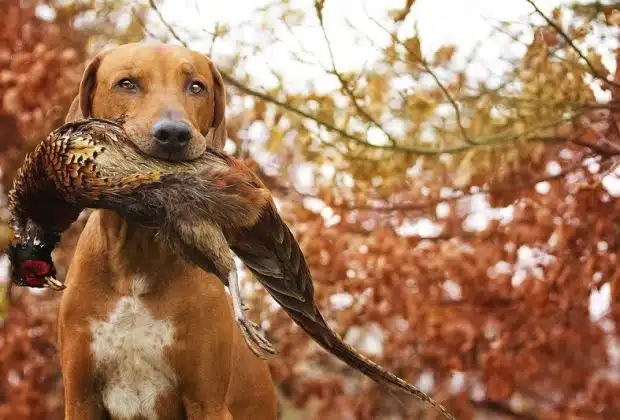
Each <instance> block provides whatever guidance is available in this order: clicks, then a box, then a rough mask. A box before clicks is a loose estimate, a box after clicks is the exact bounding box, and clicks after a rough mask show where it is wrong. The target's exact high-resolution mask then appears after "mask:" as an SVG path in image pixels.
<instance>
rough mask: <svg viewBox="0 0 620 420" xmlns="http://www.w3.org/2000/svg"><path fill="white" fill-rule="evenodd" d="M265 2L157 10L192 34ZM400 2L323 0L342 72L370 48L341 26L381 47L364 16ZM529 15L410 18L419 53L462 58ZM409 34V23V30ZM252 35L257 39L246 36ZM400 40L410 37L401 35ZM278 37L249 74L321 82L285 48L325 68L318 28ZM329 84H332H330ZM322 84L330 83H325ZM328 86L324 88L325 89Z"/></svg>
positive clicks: (500, 0)
mask: <svg viewBox="0 0 620 420" xmlns="http://www.w3.org/2000/svg"><path fill="white" fill-rule="evenodd" d="M268 2H269V1H268V0H253V1H248V0H226V1H202V2H200V1H197V0H164V1H163V3H162V6H161V11H162V14H163V16H164V17H165V18H166V19H167V20H169V21H170V22H172V23H174V24H175V25H174V26H175V27H181V28H184V30H186V31H188V32H193V33H200V31H201V30H203V29H207V30H210V29H212V28H213V27H214V25H215V24H216V23H220V24H230V25H235V24H238V23H240V22H243V21H248V20H252V19H253V17H254V16H255V15H254V10H255V8H258V7H260V6H262V5H264V4H267V3H268ZM565 2H566V1H563V0H537V5H538V7H539V8H541V10H542V11H543V12H545V13H549V12H550V11H551V9H552V8H553V7H554V6H557V5H558V4H562V3H565ZM404 3H405V1H404V0H381V1H379V0H327V1H325V8H324V15H325V23H326V28H327V32H328V36H329V37H330V42H331V44H332V47H333V50H334V55H335V58H336V64H337V67H338V68H339V70H340V71H346V70H347V69H360V68H362V66H363V65H364V63H365V62H366V61H368V60H369V59H370V58H371V57H369V51H370V50H369V48H368V45H367V44H365V43H356V42H355V37H356V35H355V33H354V31H351V30H350V29H349V28H348V27H347V26H346V25H345V24H344V23H343V22H345V21H346V20H349V21H350V22H351V23H352V24H353V25H354V26H355V27H356V28H358V30H360V31H361V32H363V33H364V34H365V35H367V36H368V37H370V38H371V39H373V40H375V41H376V42H379V43H381V42H382V40H383V42H385V41H387V38H386V37H387V35H386V34H385V32H384V31H383V30H382V29H381V28H379V27H378V26H377V25H376V24H375V23H374V22H372V20H370V19H369V18H368V16H372V17H375V18H380V17H382V16H385V15H386V11H387V10H390V9H398V8H401V7H402V6H403V5H404ZM291 4H293V5H298V6H299V7H301V8H303V9H306V10H308V11H309V12H310V14H312V13H313V7H314V6H313V5H314V1H313V0H291ZM531 11H532V7H531V6H530V5H529V4H528V3H527V2H526V1H525V0H417V1H416V2H415V4H414V6H413V10H412V17H413V21H415V24H416V25H417V27H418V30H419V33H420V37H421V39H422V40H423V43H422V51H423V53H424V54H425V55H426V54H432V52H433V51H435V50H436V49H437V48H438V47H439V46H441V45H444V44H447V43H453V44H456V45H457V46H458V48H459V50H460V51H461V52H462V53H463V54H466V53H467V52H468V51H469V50H471V48H472V47H473V46H474V45H475V44H476V43H478V42H479V41H481V40H484V39H485V37H487V36H488V33H489V31H490V29H491V23H497V21H499V20H505V21H516V22H518V21H520V20H521V18H522V17H523V16H525V15H527V14H528V13H530V12H531ZM411 30H412V31H411V32H413V24H412V25H411ZM247 35H249V36H254V35H255V34H247ZM401 35H402V36H407V35H411V33H410V34H405V33H403V34H401ZM279 37H280V38H282V40H283V42H281V43H278V44H275V45H273V46H271V48H269V51H268V53H267V56H261V57H257V58H256V62H255V64H256V65H255V66H253V73H254V74H253V75H254V76H255V77H256V80H257V81H258V82H260V83H265V84H267V85H268V83H269V78H270V77H269V74H268V70H267V69H266V68H265V66H264V63H265V61H266V59H267V60H268V62H269V65H270V66H272V67H274V68H287V69H288V70H289V71H287V75H288V77H289V80H287V81H288V82H289V83H292V84H293V85H297V84H299V85H303V84H304V83H305V81H307V80H308V79H317V78H318V79H319V84H320V83H321V80H320V78H321V76H323V77H322V78H323V79H325V78H324V73H323V72H321V71H319V70H318V69H314V70H315V71H313V70H312V69H310V68H308V66H302V65H299V64H297V63H294V62H292V61H291V60H290V56H289V54H288V53H287V50H288V49H291V50H295V49H298V46H299V44H300V43H301V44H303V46H304V48H305V49H306V50H308V51H311V52H312V53H314V54H315V57H316V58H318V59H319V60H321V61H322V62H325V63H327V60H328V59H329V56H328V51H327V49H326V45H325V41H324V39H323V37H322V34H321V32H320V30H319V29H318V28H316V27H311V26H310V25H308V27H305V28H301V29H299V30H298V31H297V33H296V34H295V37H291V36H290V35H289V34H288V32H287V31H286V30H285V29H284V28H282V30H281V31H279ZM208 45H210V40H209V39H208V36H205V37H204V41H203V42H201V41H197V42H194V43H192V47H193V48H195V49H197V50H203V51H205V50H207V48H208ZM505 47H506V46H505V45H503V44H498V43H497V42H493V43H486V44H483V47H482V51H481V54H482V55H483V57H485V59H486V60H490V61H493V60H495V61H497V57H498V56H500V55H501V54H503V53H505V51H502V49H503V48H505ZM232 48H235V45H234V44H233V43H226V44H224V45H219V46H218V48H215V50H214V54H213V56H214V58H215V59H216V61H217V60H218V57H219V56H225V55H226V54H227V53H228V52H230V50H231V49H232ZM332 82H333V81H332ZM325 83H329V81H326V82H325ZM326 87H327V86H326Z"/></svg>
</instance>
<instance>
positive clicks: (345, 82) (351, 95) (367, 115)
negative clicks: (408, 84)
mask: <svg viewBox="0 0 620 420" xmlns="http://www.w3.org/2000/svg"><path fill="white" fill-rule="evenodd" d="M316 10H317V17H318V19H319V23H320V25H321V30H322V32H323V38H324V39H325V44H326V45H327V51H328V52H329V58H330V61H331V65H332V68H331V73H333V74H334V75H335V76H336V77H337V78H338V81H339V82H340V86H341V88H342V90H343V91H344V92H345V94H346V95H347V96H348V97H349V99H351V102H352V103H353V106H354V107H355V109H356V110H357V112H358V113H359V114H360V115H361V116H362V117H363V118H365V119H366V120H368V121H370V122H371V123H372V124H373V125H374V126H375V127H377V128H378V129H379V130H381V131H382V132H383V134H384V135H385V136H386V137H387V139H388V140H389V142H390V143H391V144H392V146H395V145H396V139H395V138H394V137H393V136H392V135H391V134H390V133H388V132H387V131H386V130H385V128H384V127H383V126H382V125H381V124H379V123H378V122H377V120H375V119H374V118H373V116H372V115H370V113H368V111H366V110H365V109H364V108H363V107H362V106H361V105H360V103H359V101H358V100H357V97H356V96H355V94H354V93H353V91H352V90H351V88H350V87H349V81H348V80H345V78H344V77H343V76H342V74H341V73H340V72H339V71H338V69H337V67H336V60H335V58H334V52H333V50H332V45H331V42H330V41H329V38H328V36H327V30H326V29H325V24H324V22H323V13H322V9H319V7H318V6H317V8H316Z"/></svg>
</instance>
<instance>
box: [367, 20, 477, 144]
mask: <svg viewBox="0 0 620 420" xmlns="http://www.w3.org/2000/svg"><path fill="white" fill-rule="evenodd" d="M368 18H369V19H370V20H371V21H373V22H374V23H375V24H376V25H377V26H378V27H380V28H381V29H383V30H384V31H385V32H386V33H387V34H389V35H390V37H391V38H392V39H393V40H394V41H395V42H396V43H398V45H400V46H402V47H403V48H405V50H407V52H408V53H409V54H411V55H412V56H413V57H415V59H416V60H417V62H418V63H419V64H420V65H421V66H422V67H423V68H424V70H425V71H426V72H427V73H428V74H429V75H430V76H431V77H432V78H433V80H434V81H435V84H436V85H437V87H438V88H439V89H440V90H441V92H442V93H443V94H444V96H445V97H446V99H447V100H448V101H449V102H450V104H451V105H452V108H453V109H454V115H455V117H456V123H457V125H458V126H459V130H460V131H461V136H462V137H463V140H464V141H465V143H468V144H470V145H472V146H477V145H478V143H477V142H475V141H474V140H472V139H471V138H470V137H469V135H468V134H467V130H466V129H465V126H464V125H463V122H462V118H461V110H460V108H459V105H458V104H457V103H456V101H455V100H454V98H453V97H452V95H451V94H450V91H448V89H447V88H446V87H445V85H444V84H443V83H442V81H441V80H439V77H438V76H437V75H436V74H435V72H434V71H433V69H432V68H431V66H430V65H429V64H428V62H427V61H426V60H425V59H424V57H422V55H418V53H417V52H416V51H412V50H411V48H409V47H408V46H407V45H406V44H405V43H404V42H402V41H401V40H400V38H398V36H397V35H396V34H394V33H392V32H391V31H390V30H388V29H387V28H386V27H385V26H383V25H382V24H381V22H379V21H378V20H376V19H375V18H373V17H371V16H368Z"/></svg>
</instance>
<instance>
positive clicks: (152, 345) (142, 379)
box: [90, 278, 175, 420]
mask: <svg viewBox="0 0 620 420" xmlns="http://www.w3.org/2000/svg"><path fill="white" fill-rule="evenodd" d="M135 283H136V285H135V286H136V287H135V289H133V292H134V294H133V295H132V296H126V297H123V298H121V299H120V300H119V301H118V304H117V305H116V308H115V309H114V310H113V311H112V312H111V313H110V314H109V315H108V319H107V320H105V321H98V320H91V321H90V330H91V333H92V343H91V351H92V352H93V355H94V357H95V363H96V367H97V370H98V372H99V373H100V374H103V375H104V380H105V382H104V389H103V403H104V405H105V407H106V408H107V409H108V411H109V412H110V414H111V415H112V417H113V418H118V419H133V418H134V417H136V416H141V417H144V418H146V419H148V420H157V419H158V417H157V412H156V409H155V403H156V401H157V397H158V396H159V395H160V394H162V393H164V392H166V391H169V390H170V389H171V388H173V387H174V385H175V377H174V372H173V371H172V369H171V368H170V366H169V364H168V362H167V360H166V357H165V350H166V347H168V346H170V345H171V344H172V341H173V337H174V327H173V325H172V324H171V323H170V322H169V321H167V320H156V319H154V318H153V316H152V315H151V314H150V313H149V311H148V310H147V309H146V308H145V307H144V305H143V304H142V303H141V302H140V299H139V297H138V296H139V295H140V294H141V293H140V292H141V291H142V289H143V288H142V285H143V284H144V280H143V279H140V278H136V281H135Z"/></svg>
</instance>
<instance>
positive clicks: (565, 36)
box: [525, 0, 620, 87]
mask: <svg viewBox="0 0 620 420" xmlns="http://www.w3.org/2000/svg"><path fill="white" fill-rule="evenodd" d="M525 1H527V2H528V3H529V4H531V5H532V7H533V8H534V10H535V11H536V13H537V14H538V15H539V16H540V17H542V18H543V19H544V20H545V22H547V24H548V25H549V26H551V27H552V28H553V29H554V30H555V31H556V32H557V33H558V35H560V36H561V37H562V38H563V39H564V41H566V43H567V44H568V45H569V46H570V47H571V48H572V49H573V50H574V51H575V52H576V53H577V55H578V56H579V58H581V59H582V60H583V61H584V62H585V63H586V65H587V66H588V67H589V68H590V72H591V73H592V75H593V76H594V77H595V78H597V79H599V80H602V81H604V82H605V83H608V84H610V85H612V86H614V87H620V84H618V83H616V82H615V81H613V80H609V79H608V78H606V77H605V76H603V75H602V74H600V73H599V72H598V70H597V69H596V67H594V65H593V64H592V62H591V61H590V60H589V59H588V57H586V56H585V54H584V53H583V52H582V51H581V50H580V49H579V47H578V46H577V45H575V43H574V42H573V40H572V39H571V37H570V36H568V34H567V33H566V32H564V30H563V29H562V28H560V26H559V25H558V24H557V23H555V22H554V21H553V20H552V19H551V18H549V17H548V16H547V15H545V14H544V13H543V12H542V10H540V9H539V8H538V6H536V3H534V1H533V0H525Z"/></svg>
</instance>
